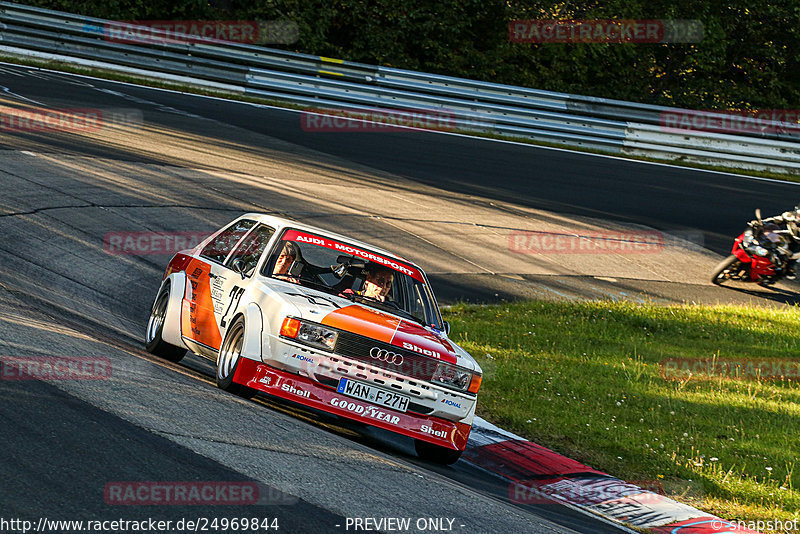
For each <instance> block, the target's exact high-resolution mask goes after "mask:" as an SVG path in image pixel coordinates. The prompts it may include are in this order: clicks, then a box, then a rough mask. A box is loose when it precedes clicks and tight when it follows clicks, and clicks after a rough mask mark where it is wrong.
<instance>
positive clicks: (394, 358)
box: [369, 347, 403, 365]
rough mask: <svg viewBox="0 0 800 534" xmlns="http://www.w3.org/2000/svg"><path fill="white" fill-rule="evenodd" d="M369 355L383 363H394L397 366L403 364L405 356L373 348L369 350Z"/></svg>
mask: <svg viewBox="0 0 800 534" xmlns="http://www.w3.org/2000/svg"><path fill="white" fill-rule="evenodd" d="M369 355H370V356H372V357H373V358H375V359H376V360H380V361H382V362H386V363H393V364H395V365H402V364H403V355H402V354H397V353H396V352H392V351H390V350H386V349H381V348H378V347H372V348H371V349H370V350H369Z"/></svg>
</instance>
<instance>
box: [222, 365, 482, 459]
mask: <svg viewBox="0 0 800 534" xmlns="http://www.w3.org/2000/svg"><path fill="white" fill-rule="evenodd" d="M233 381H234V382H236V383H237V384H241V385H243V386H247V387H249V388H252V389H255V390H257V391H261V392H263V393H267V394H269V395H274V396H276V397H280V398H282V399H286V400H290V401H293V402H297V403H299V404H302V405H304V406H308V407H310V408H315V409H317V410H321V411H323V412H328V413H331V414H334V415H338V416H340V417H345V418H347V419H352V420H354V421H358V422H361V423H364V424H367V425H371V426H375V427H378V428H382V429H384V430H388V431H390V432H395V433H397V434H402V435H404V436H408V437H411V438H415V439H419V440H422V441H426V442H428V443H432V444H434V445H439V446H441V447H444V448H446V449H454V450H459V451H463V450H464V449H465V448H466V446H467V439H468V438H469V433H470V430H472V426H471V425H468V424H465V423H458V422H453V421H447V420H444V419H440V418H438V417H430V416H425V415H421V414H416V413H411V412H407V413H401V412H398V411H395V410H392V409H389V408H384V407H382V406H378V405H374V404H371V403H369V402H366V401H362V400H359V399H355V398H351V397H348V396H345V395H342V394H340V393H338V392H337V391H336V390H333V389H330V388H328V387H325V386H323V385H321V384H319V383H318V382H315V381H313V380H311V379H310V378H306V377H303V376H298V375H296V374H292V373H288V372H286V371H281V370H279V369H276V368H274V367H271V366H269V365H266V364H264V363H259V362H257V361H254V360H250V359H248V358H241V359H240V360H239V364H238V366H237V368H236V373H235V374H234V377H233Z"/></svg>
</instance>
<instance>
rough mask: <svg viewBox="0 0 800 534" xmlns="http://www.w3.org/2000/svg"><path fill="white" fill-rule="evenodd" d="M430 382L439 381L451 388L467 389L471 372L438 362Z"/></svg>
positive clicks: (470, 379) (470, 380)
mask: <svg viewBox="0 0 800 534" xmlns="http://www.w3.org/2000/svg"><path fill="white" fill-rule="evenodd" d="M431 382H439V383H440V384H444V385H445V386H449V387H451V388H455V389H458V390H461V391H467V389H468V388H469V387H470V384H471V383H472V373H470V372H469V371H465V370H463V369H459V368H457V367H453V366H452V365H447V364H446V363H440V364H439V365H437V366H436V372H434V373H433V377H432V378H431Z"/></svg>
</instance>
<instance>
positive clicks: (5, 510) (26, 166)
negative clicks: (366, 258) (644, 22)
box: [0, 64, 800, 533]
mask: <svg viewBox="0 0 800 534" xmlns="http://www.w3.org/2000/svg"><path fill="white" fill-rule="evenodd" d="M31 108H37V109H41V110H48V109H50V110H99V111H101V112H102V114H103V116H105V117H112V116H113V117H124V118H125V119H124V120H122V119H120V120H106V121H103V122H101V123H99V127H97V128H83V129H81V128H69V127H64V128H55V129H53V128H48V129H37V128H31V127H22V126H20V127H17V128H4V129H0V184H2V187H3V193H4V194H3V195H2V200H0V250H1V251H2V253H1V254H0V301H2V305H1V306H0V344H1V345H2V348H0V354H2V355H6V356H71V357H93V358H108V360H109V362H110V369H111V370H110V376H108V377H106V379H104V380H95V381H87V380H83V381H54V382H39V381H32V380H26V381H2V382H0V396H1V397H2V408H0V419H2V421H3V425H4V431H3V432H2V433H0V451H2V452H0V458H1V459H2V461H0V476H2V479H3V484H2V489H0V495H2V502H3V505H2V510H1V511H0V512H1V513H2V516H3V517H5V518H23V519H28V520H32V521H35V520H36V519H38V518H40V517H42V516H44V517H47V518H49V519H65V520H108V519H119V518H122V519H145V518H156V519H159V520H165V521H167V520H171V521H179V520H181V519H184V520H185V519H187V518H191V519H192V520H196V519H198V518H208V519H212V518H215V517H216V518H234V517H247V518H253V517H257V518H262V519H263V518H268V519H272V518H277V521H278V524H279V525H280V531H279V532H290V533H292V532H345V531H347V530H348V525H349V530H350V531H353V526H352V520H353V518H386V517H394V518H412V524H414V523H415V521H417V520H418V519H424V520H425V521H424V522H423V523H421V525H422V526H423V527H426V528H427V531H437V530H436V529H437V528H438V529H439V530H438V531H443V530H444V527H448V528H450V529H451V530H450V531H452V532H464V533H478V532H480V533H483V532H597V533H602V532H628V530H627V529H624V528H621V527H617V526H615V525H612V524H610V523H609V522H607V521H604V520H602V519H600V518H594V517H592V516H588V515H586V514H583V513H581V512H579V511H578V510H575V509H572V508H570V507H567V506H560V505H555V504H551V503H550V504H540V505H535V504H527V505H526V504H519V503H514V502H512V501H511V500H510V499H509V484H508V481H505V480H503V479H501V478H499V477H495V476H493V475H491V474H490V473H488V472H486V471H484V470H483V469H481V468H479V467H477V466H475V465H473V464H471V463H470V462H468V461H466V460H462V461H459V462H458V463H456V464H455V465H454V466H451V467H439V466H435V465H431V464H427V463H424V462H421V461H419V460H418V459H417V458H416V456H415V454H414V452H413V443H411V441H410V440H408V442H406V441H404V440H403V439H401V438H397V437H395V436H392V435H388V434H386V433H383V432H379V431H376V430H372V429H366V428H361V427H355V426H353V425H350V424H348V423H346V422H343V421H341V420H338V419H335V418H332V417H327V416H324V415H322V414H317V413H312V412H310V411H307V410H302V409H299V408H296V407H293V406H290V405H287V404H283V403H280V402H277V401H273V400H270V399H266V398H261V397H259V398H257V399H256V400H255V401H245V400H242V399H239V398H237V397H234V396H232V395H229V394H227V393H224V392H222V391H221V390H218V389H217V388H216V386H215V385H214V369H213V367H212V365H211V364H210V363H209V362H207V361H206V360H203V359H200V358H197V357H194V356H188V357H187V358H186V359H184V360H183V361H182V362H181V363H180V364H171V363H168V362H165V361H162V360H159V359H157V358H154V357H152V356H151V355H149V354H147V353H146V352H144V350H143V347H142V339H143V335H144V327H145V324H146V322H147V318H148V316H149V313H150V306H151V304H152V300H153V297H154V296H155V292H156V290H157V288H158V286H159V283H160V281H161V276H162V274H163V271H164V268H165V265H166V262H167V260H168V258H169V255H170V254H169V253H166V252H165V251H163V250H161V249H159V248H158V247H165V248H166V247H168V243H165V242H163V241H161V242H159V243H158V244H157V243H156V242H154V241H152V240H151V241H145V242H144V244H142V243H143V242H142V241H137V242H136V244H135V246H133V247H132V248H131V247H127V246H125V241H124V240H121V241H113V240H112V238H111V236H126V235H131V236H137V238H138V236H141V235H144V234H145V233H149V232H164V233H175V234H179V235H183V236H190V235H202V234H203V233H210V232H211V231H213V230H215V229H217V228H219V227H220V226H222V225H223V224H225V223H227V222H228V221H230V220H232V219H234V218H235V217H237V216H239V215H240V214H242V213H244V212H250V211H256V212H264V213H272V214H276V215H280V216H286V217H291V218H294V219H297V220H299V221H302V222H305V223H310V224H313V225H316V226H321V227H324V228H327V229H330V230H333V231H336V232H339V233H342V234H345V235H348V236H353V237H355V238H357V239H361V240H364V241H367V242H371V243H375V244H377V245H379V246H383V247H384V248H387V249H389V250H392V251H396V252H397V253H399V254H401V255H403V256H406V257H408V258H409V259H412V260H414V261H416V262H417V263H419V264H420V265H421V266H422V267H423V268H424V269H425V270H426V272H427V273H428V274H429V276H430V277H431V281H432V284H433V286H434V290H435V292H436V294H437V297H438V298H439V300H440V302H441V303H450V302H455V301H459V300H465V301H478V302H491V301H501V300H503V299H515V298H547V299H551V298H558V299H561V298H567V299H575V298H610V299H632V300H635V301H643V300H651V301H655V302H659V303H673V302H704V303H716V302H738V303H749V304H755V303H764V304H766V305H778V306H781V305H785V304H793V303H795V302H796V301H795V297H794V293H793V292H791V291H789V290H788V289H790V286H786V287H783V288H782V287H778V288H775V289H763V288H760V287H759V288H756V289H749V288H748V289H747V290H742V289H726V288H718V287H714V286H712V285H710V284H709V283H708V280H707V279H708V275H709V273H710V271H711V269H712V268H713V266H714V265H715V264H716V262H718V261H719V260H720V259H721V255H722V254H727V253H728V251H729V248H730V244H731V243H732V240H733V238H734V237H735V236H736V235H738V234H739V232H741V230H742V228H743V225H744V224H745V222H746V221H747V220H749V219H751V218H752V213H753V209H754V208H756V207H759V208H761V209H762V212H764V213H765V214H772V213H777V212H780V211H783V210H785V209H788V208H790V207H791V206H793V205H794V203H796V202H798V200H800V195H798V193H800V189H798V185H795V184H791V183H783V182H777V181H770V180H760V179H750V178H747V177H741V176H734V175H730V174H724V173H716V172H709V171H700V170H693V169H682V168H679V167H674V166H668V165H658V164H650V163H643V162H633V161H626V160H621V159H617V158H611V157H605V156H597V155H590V154H581V153H576V152H571V151H566V150H556V149H549V148H542V147H535V146H530V145H522V144H516V143H507V142H501V141H495V140H488V139H480V138H473V137H466V136H461V135H455V134H447V133H434V132H423V131H417V130H410V129H396V130H391V131H387V130H380V131H359V130H356V131H341V132H331V131H313V130H309V129H308V128H307V127H306V128H303V123H302V118H303V117H302V113H301V112H299V111H294V110H283V109H278V108H272V107H266V106H256V105H252V104H247V103H240V102H232V101H226V100H221V99H215V98H208V97H200V96H196V95H190V94H182V93H178V92H170V91H163V90H156V89H149V88H144V87H137V86H133V85H129V84H121V83H115V82H110V81H102V80H97V79H91V78H86V77H79V76H74V75H67V74H59V73H54V72H49V71H43V70H39V69H34V68H30V67H16V66H11V65H7V64H4V65H0V110H6V111H7V110H20V109H31ZM631 236H633V237H631ZM642 236H645V238H649V237H648V236H656V238H655V239H656V240H655V243H656V245H655V246H649V245H652V243H651V242H649V241H648V242H646V243H645V245H648V244H649V245H648V246H644V245H642V243H634V244H633V245H630V247H629V248H622V249H619V250H610V249H609V246H608V245H607V243H609V242H614V243H618V242H623V243H624V242H626V241H628V240H631V239H633V240H634V241H636V240H638V239H641V238H642ZM587 242H588V243H594V245H591V244H590V245H586V243H587ZM598 242H600V243H606V245H602V246H600V245H597V243H598ZM554 243H560V244H559V245H555V244H554ZM637 245H641V246H637ZM582 246H585V247H595V248H594V249H593V250H594V252H592V253H588V252H587V250H589V249H588V248H587V249H585V250H581V251H580V253H575V250H572V251H571V252H570V251H569V250H566V249H569V248H570V247H572V248H576V247H577V248H580V247H582ZM559 247H561V248H559ZM565 247H566V249H565ZM125 481H225V482H241V483H246V484H255V485H257V486H258V488H259V492H258V493H259V495H260V496H261V497H260V500H259V502H257V503H255V504H253V503H247V504H246V505H244V504H242V505H232V504H230V503H227V504H226V505H217V506H185V505H184V506H120V505H115V504H114V503H113V499H110V498H109V493H108V491H109V490H108V488H109V485H112V486H113V484H114V483H119V482H125ZM434 520H436V521H434ZM386 526H387V525H386V524H384V525H383V527H380V526H378V525H377V524H375V523H370V527H371V528H375V529H380V530H386ZM418 526H419V525H418ZM423 530H424V529H423ZM362 531H363V530H362Z"/></svg>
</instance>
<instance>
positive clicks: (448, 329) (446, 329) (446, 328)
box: [444, 321, 450, 336]
mask: <svg viewBox="0 0 800 534" xmlns="http://www.w3.org/2000/svg"><path fill="white" fill-rule="evenodd" d="M444 333H445V334H447V335H448V336H449V335H450V322H449V321H445V322H444Z"/></svg>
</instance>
